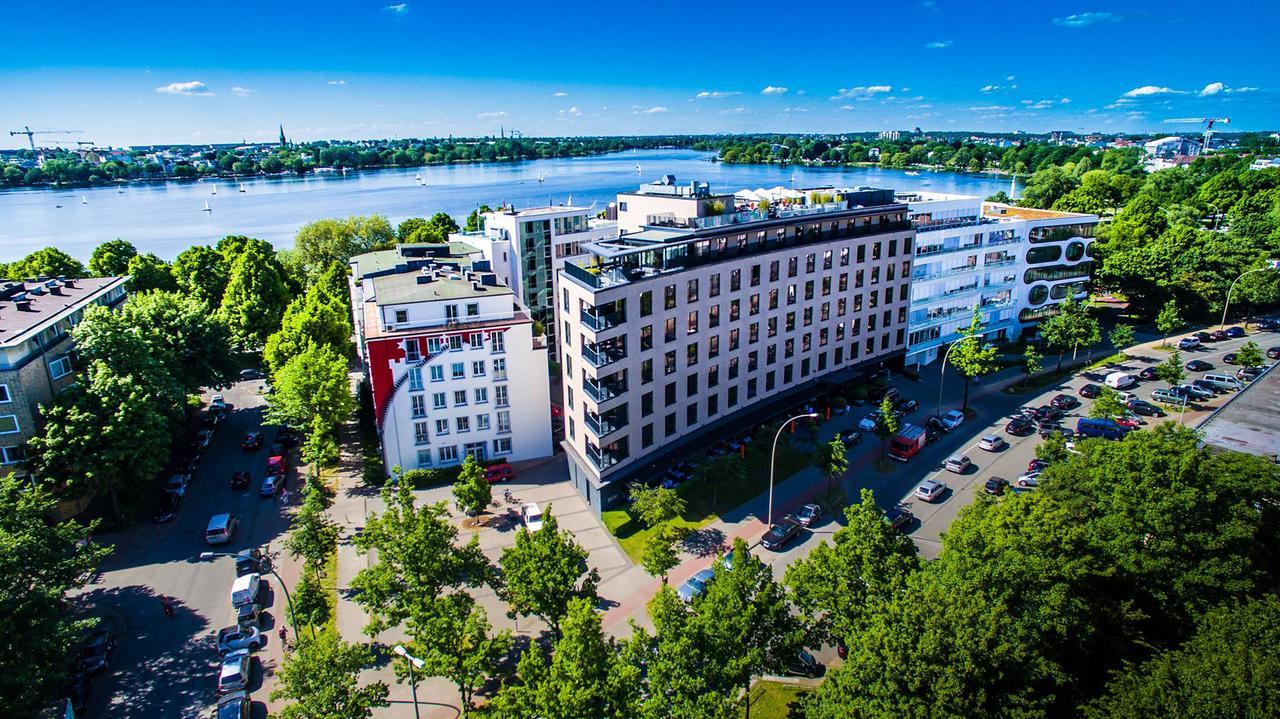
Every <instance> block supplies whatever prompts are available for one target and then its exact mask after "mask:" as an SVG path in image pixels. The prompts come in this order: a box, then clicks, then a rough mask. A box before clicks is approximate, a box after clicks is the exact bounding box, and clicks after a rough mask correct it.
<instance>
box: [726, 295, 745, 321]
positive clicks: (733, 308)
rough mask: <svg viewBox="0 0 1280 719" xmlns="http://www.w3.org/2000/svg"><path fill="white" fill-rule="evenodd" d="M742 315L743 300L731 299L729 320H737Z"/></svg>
mask: <svg viewBox="0 0 1280 719" xmlns="http://www.w3.org/2000/svg"><path fill="white" fill-rule="evenodd" d="M741 316H742V302H741V300H729V321H730V322H737V321H738V318H739V317H741Z"/></svg>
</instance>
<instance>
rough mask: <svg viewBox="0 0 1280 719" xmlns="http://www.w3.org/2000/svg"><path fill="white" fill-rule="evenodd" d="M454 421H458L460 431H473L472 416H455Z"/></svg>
mask: <svg viewBox="0 0 1280 719" xmlns="http://www.w3.org/2000/svg"><path fill="white" fill-rule="evenodd" d="M454 421H455V422H456V423H457V425H458V431H459V432H470V431H471V418H470V417H455V418H454Z"/></svg>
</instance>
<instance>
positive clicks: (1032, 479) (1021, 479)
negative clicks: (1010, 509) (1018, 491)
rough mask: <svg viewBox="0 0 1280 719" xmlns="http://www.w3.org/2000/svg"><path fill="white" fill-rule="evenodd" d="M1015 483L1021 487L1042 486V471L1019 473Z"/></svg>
mask: <svg viewBox="0 0 1280 719" xmlns="http://www.w3.org/2000/svg"><path fill="white" fill-rule="evenodd" d="M1014 483H1015V484H1017V485H1018V486H1019V487H1038V486H1040V473H1039V472H1027V473H1025V474H1020V475H1018V478H1017V479H1015V480H1014Z"/></svg>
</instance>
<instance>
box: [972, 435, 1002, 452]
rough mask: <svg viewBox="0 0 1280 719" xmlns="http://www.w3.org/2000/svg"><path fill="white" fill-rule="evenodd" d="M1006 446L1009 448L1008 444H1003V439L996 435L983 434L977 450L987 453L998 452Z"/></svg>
mask: <svg viewBox="0 0 1280 719" xmlns="http://www.w3.org/2000/svg"><path fill="white" fill-rule="evenodd" d="M1007 446H1009V443H1008V442H1005V441H1004V437H1001V436H1000V435H998V434H984V435H982V438H981V439H979V440H978V449H985V450H987V451H988V452H999V451H1000V450H1002V449H1004V448H1005V447H1007Z"/></svg>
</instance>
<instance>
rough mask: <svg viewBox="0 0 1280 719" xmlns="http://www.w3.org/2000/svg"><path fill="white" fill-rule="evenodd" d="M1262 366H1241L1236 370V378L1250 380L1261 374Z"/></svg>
mask: <svg viewBox="0 0 1280 719" xmlns="http://www.w3.org/2000/svg"><path fill="white" fill-rule="evenodd" d="M1263 369H1264V368H1263V367H1241V368H1240V369H1239V370H1237V371H1236V379H1242V380H1247V381H1250V382H1252V381H1253V380H1255V379H1258V378H1259V377H1261V376H1262V370H1263Z"/></svg>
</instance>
